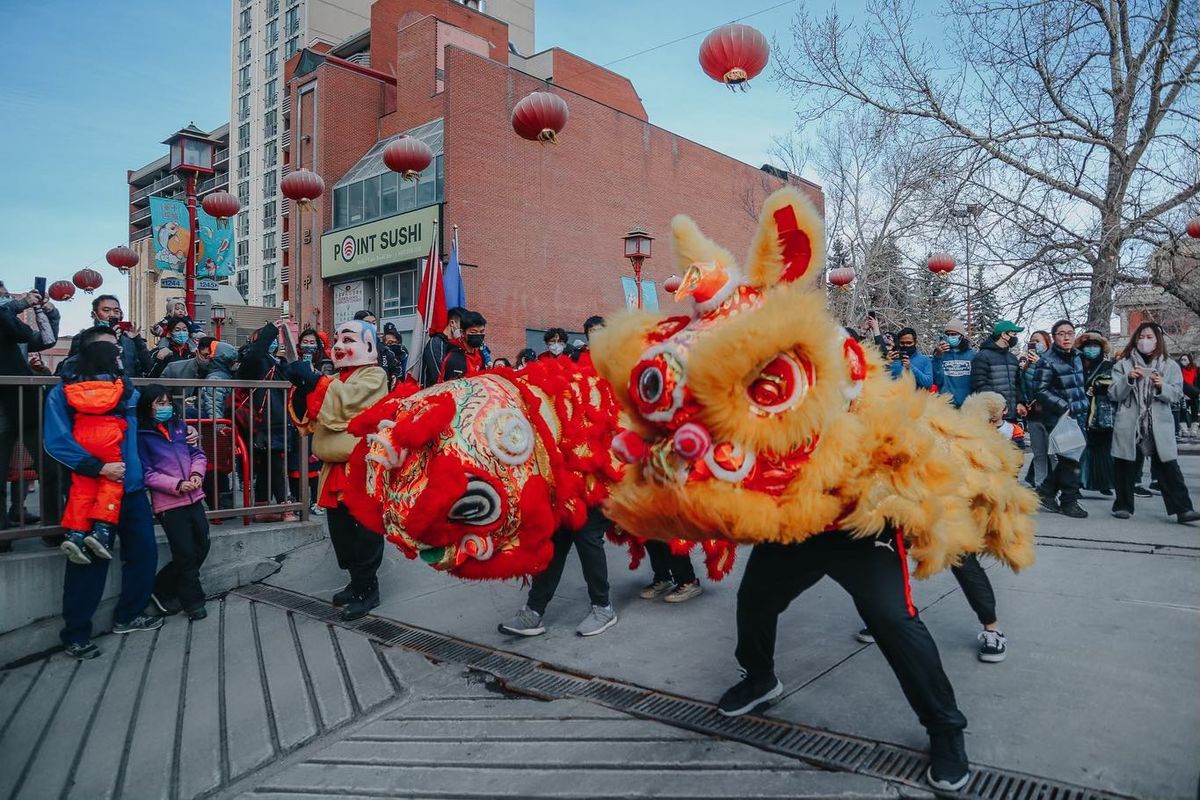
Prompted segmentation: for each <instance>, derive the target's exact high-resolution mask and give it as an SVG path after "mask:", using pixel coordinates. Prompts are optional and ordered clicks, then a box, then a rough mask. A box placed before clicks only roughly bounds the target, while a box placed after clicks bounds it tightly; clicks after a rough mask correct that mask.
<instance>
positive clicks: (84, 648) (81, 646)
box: [64, 642, 100, 661]
mask: <svg viewBox="0 0 1200 800" xmlns="http://www.w3.org/2000/svg"><path fill="white" fill-rule="evenodd" d="M64 652H66V654H67V655H68V656H70V657H71V658H73V659H75V660H76V661H90V660H91V659H93V658H95V657H96V656H98V655H100V648H99V647H96V645H94V644H92V643H91V642H74V643H72V644H69V645H67V646H66V648H65V650H64Z"/></svg>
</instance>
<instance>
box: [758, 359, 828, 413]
mask: <svg viewBox="0 0 1200 800" xmlns="http://www.w3.org/2000/svg"><path fill="white" fill-rule="evenodd" d="M812 383H813V378H812V368H811V367H810V366H809V365H808V362H807V361H803V360H801V359H799V358H797V357H795V356H793V355H791V354H787V353H783V354H780V355H777V356H775V357H774V358H773V359H771V360H770V361H769V362H767V364H766V365H765V366H764V367H763V368H762V369H761V370H760V371H759V373H758V375H757V376H756V377H755V378H754V380H752V381H751V382H750V385H749V386H747V387H746V394H747V395H748V396H749V398H750V402H751V403H753V404H754V408H755V410H756V411H758V412H759V413H760V414H778V413H781V412H783V411H786V410H787V409H789V408H792V407H793V406H795V405H796V404H797V403H799V402H800V401H801V400H803V399H804V395H805V394H807V393H808V390H809V388H810V387H811V386H812Z"/></svg>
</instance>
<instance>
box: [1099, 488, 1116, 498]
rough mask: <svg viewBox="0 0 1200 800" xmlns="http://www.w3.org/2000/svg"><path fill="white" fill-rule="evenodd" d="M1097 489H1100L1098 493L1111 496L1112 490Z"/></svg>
mask: <svg viewBox="0 0 1200 800" xmlns="http://www.w3.org/2000/svg"><path fill="white" fill-rule="evenodd" d="M1099 491H1100V494H1102V495H1104V496H1105V497H1112V496H1113V490H1112V489H1100V490H1099Z"/></svg>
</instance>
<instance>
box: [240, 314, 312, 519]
mask: <svg viewBox="0 0 1200 800" xmlns="http://www.w3.org/2000/svg"><path fill="white" fill-rule="evenodd" d="M283 324H284V323H283V322H282V321H281V320H276V321H275V322H269V323H267V324H266V325H264V326H262V327H261V328H259V329H258V330H257V331H255V332H254V333H253V334H251V338H250V341H249V342H247V343H246V345H245V346H244V347H243V348H242V358H241V363H240V364H239V366H238V378H240V379H241V380H249V381H278V380H283V377H282V376H283V370H284V368H285V367H286V366H287V362H286V361H285V360H284V359H283V358H281V357H280V356H279V338H280V328H282V326H283ZM234 418H235V419H237V420H238V424H239V425H240V426H241V429H242V435H243V436H244V437H245V438H246V440H247V441H249V442H250V444H251V447H252V448H253V450H252V454H251V461H252V464H253V468H254V469H253V475H254V502H255V505H267V504H268V503H269V502H270V501H271V500H274V501H275V502H276V503H285V502H287V495H288V484H287V470H286V465H287V461H286V460H285V458H284V454H285V452H287V453H289V454H290V453H291V451H292V450H293V449H294V448H295V447H296V445H297V439H296V431H295V429H294V428H293V427H292V426H291V425H289V424H288V417H287V407H286V396H285V390H283V389H274V388H270V389H267V388H263V389H253V390H251V391H249V392H246V391H239V392H236V397H235V410H234ZM251 431H253V439H251ZM257 519H258V520H259V521H261V522H278V521H280V520H281V519H285V520H287V521H292V520H294V519H297V517H296V515H295V514H294V513H292V512H289V513H288V514H286V515H279V514H260V515H259V516H258V517H257Z"/></svg>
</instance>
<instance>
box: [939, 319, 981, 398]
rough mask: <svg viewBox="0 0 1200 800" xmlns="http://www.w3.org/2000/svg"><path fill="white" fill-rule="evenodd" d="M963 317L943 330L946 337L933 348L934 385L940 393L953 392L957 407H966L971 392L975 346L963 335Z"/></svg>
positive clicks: (951, 321) (950, 394) (947, 324)
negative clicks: (965, 402)
mask: <svg viewBox="0 0 1200 800" xmlns="http://www.w3.org/2000/svg"><path fill="white" fill-rule="evenodd" d="M966 329H967V326H966V325H963V323H962V320H960V319H952V320H950V321H949V322H947V323H946V325H945V327H944V328H943V329H942V337H941V340H940V341H939V342H938V344H937V347H935V348H934V350H933V385H934V386H936V387H938V394H943V395H949V396H950V402H952V403H954V407H955V408H959V407H961V406H962V404H963V401H964V400H966V399H967V395H969V394H970V393H971V370H972V366H971V365H972V362H973V361H974V360H975V349H974V348H973V347H971V342H970V341H969V340H968V339H967V337H966V336H965V335H964V334H963V331H965V330H966Z"/></svg>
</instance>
